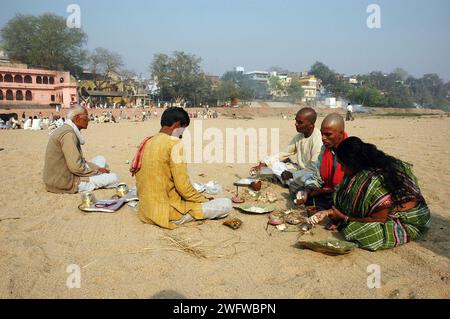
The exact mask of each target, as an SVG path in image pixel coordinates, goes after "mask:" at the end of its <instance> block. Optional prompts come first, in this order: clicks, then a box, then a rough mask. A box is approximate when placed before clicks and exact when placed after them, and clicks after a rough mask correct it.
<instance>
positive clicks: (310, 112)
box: [297, 107, 317, 124]
mask: <svg viewBox="0 0 450 319" xmlns="http://www.w3.org/2000/svg"><path fill="white" fill-rule="evenodd" d="M299 114H302V115H304V116H306V118H307V119H308V120H309V121H310V122H311V124H315V123H316V120H317V113H316V111H315V110H314V109H313V108H312V107H304V108H302V109H300V111H298V112H297V115H299Z"/></svg>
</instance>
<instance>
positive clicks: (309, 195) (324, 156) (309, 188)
mask: <svg viewBox="0 0 450 319" xmlns="http://www.w3.org/2000/svg"><path fill="white" fill-rule="evenodd" d="M320 132H321V134H322V142H323V146H322V149H321V152H320V154H319V159H318V161H317V166H316V168H315V171H314V173H313V174H310V175H309V176H307V177H306V178H305V179H304V180H301V181H299V180H295V181H294V182H293V183H291V185H290V186H289V192H290V194H291V197H292V199H294V200H296V199H297V195H298V194H299V192H300V191H305V192H306V198H304V200H303V201H304V202H305V204H306V205H313V204H315V206H317V207H318V208H319V209H329V208H331V206H332V204H333V193H334V190H335V188H336V186H337V185H339V183H340V182H341V181H342V178H343V177H344V172H343V171H342V169H341V165H340V164H339V163H338V161H337V158H336V154H335V150H336V148H337V147H338V146H339V144H340V143H341V142H342V141H343V140H344V139H345V138H347V133H346V132H345V121H344V119H343V117H342V116H341V115H339V114H337V113H332V114H329V115H327V116H326V117H325V118H324V120H323V121H322V125H321V128H320ZM297 203H298V204H300V203H302V202H298V201H297ZM328 227H333V226H332V225H329V226H328Z"/></svg>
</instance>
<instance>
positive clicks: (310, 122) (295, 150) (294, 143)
mask: <svg viewBox="0 0 450 319" xmlns="http://www.w3.org/2000/svg"><path fill="white" fill-rule="evenodd" d="M316 119H317V113H316V111H315V110H314V109H313V108H310V107H305V108H302V109H301V110H300V111H298V112H297V115H296V117H295V128H296V130H297V133H298V134H297V135H296V136H294V138H293V139H292V140H291V142H290V143H289V145H288V146H287V148H286V150H285V151H284V152H280V153H278V154H274V155H272V156H270V157H268V158H265V159H263V160H262V161H261V162H260V164H259V165H258V166H256V167H253V168H252V169H251V171H250V175H253V176H254V175H256V174H257V173H258V172H259V171H260V170H261V168H263V167H268V168H270V169H271V170H272V172H273V173H274V174H275V175H276V176H277V177H278V179H279V180H280V182H281V183H282V184H283V185H289V184H290V183H291V182H292V181H293V180H296V179H301V178H304V177H305V176H309V175H311V174H313V173H314V172H315V170H316V167H317V160H318V157H319V154H320V150H321V148H322V135H321V133H320V131H319V130H318V129H317V128H315V127H314V124H315V122H316ZM294 155H296V160H297V163H290V162H289V163H286V161H287V160H288V159H289V158H290V157H291V156H294Z"/></svg>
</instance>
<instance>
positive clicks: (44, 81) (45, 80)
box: [42, 76, 48, 84]
mask: <svg viewBox="0 0 450 319" xmlns="http://www.w3.org/2000/svg"><path fill="white" fill-rule="evenodd" d="M42 83H44V84H48V77H46V76H44V77H43V78H42Z"/></svg>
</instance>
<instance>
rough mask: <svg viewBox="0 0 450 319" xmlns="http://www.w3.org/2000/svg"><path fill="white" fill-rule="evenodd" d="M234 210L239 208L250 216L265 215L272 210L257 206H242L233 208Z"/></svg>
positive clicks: (267, 207) (268, 207)
mask: <svg viewBox="0 0 450 319" xmlns="http://www.w3.org/2000/svg"><path fill="white" fill-rule="evenodd" d="M235 208H239V209H241V210H243V211H244V212H246V213H251V214H266V213H270V212H272V211H273V210H274V208H273V207H272V206H269V205H268V206H259V205H250V204H249V205H244V206H235Z"/></svg>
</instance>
